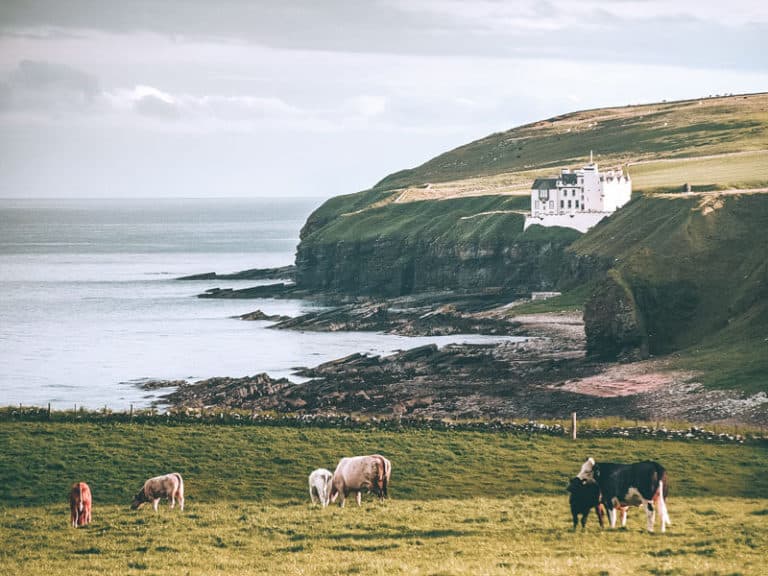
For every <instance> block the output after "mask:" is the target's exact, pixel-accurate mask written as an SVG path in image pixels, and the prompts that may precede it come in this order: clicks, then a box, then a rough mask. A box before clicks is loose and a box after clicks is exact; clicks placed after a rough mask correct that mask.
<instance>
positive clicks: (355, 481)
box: [331, 454, 392, 508]
mask: <svg viewBox="0 0 768 576" xmlns="http://www.w3.org/2000/svg"><path fill="white" fill-rule="evenodd" d="M391 471H392V464H391V463H390V462H389V460H387V459H386V458H384V456H381V455H380V454H372V455H368V456H352V457H350V458H342V459H341V460H339V463H338V464H337V465H336V470H335V471H334V472H333V478H332V479H331V502H336V499H337V498H339V506H340V507H342V508H343V507H344V501H345V500H346V498H347V496H349V494H350V492H355V498H356V500H357V505H358V506H360V504H361V500H362V494H363V491H366V492H370V491H373V492H374V493H375V494H376V495H377V496H378V497H379V499H383V498H384V497H385V496H386V495H387V494H388V487H389V474H391Z"/></svg>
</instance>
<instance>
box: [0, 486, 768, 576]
mask: <svg viewBox="0 0 768 576" xmlns="http://www.w3.org/2000/svg"><path fill="white" fill-rule="evenodd" d="M767 507H768V503H767V502H766V501H765V500H741V499H734V498H714V499H706V500H704V499H698V498H697V499H688V498H671V499H670V514H671V517H672V521H673V522H674V525H673V526H672V528H671V529H670V530H669V531H668V532H667V533H666V534H664V535H662V534H659V533H656V534H648V533H646V532H645V531H644V529H643V526H644V523H645V522H644V515H643V514H642V513H641V512H640V511H639V510H633V511H631V512H630V517H629V522H628V526H629V527H628V529H626V530H616V531H608V530H605V531H600V529H599V528H598V526H597V523H596V522H595V520H594V518H593V519H592V521H591V522H590V523H589V524H588V525H587V529H586V530H585V531H584V532H582V531H580V530H579V531H577V532H571V531H570V524H569V519H568V513H567V503H566V502H565V499H564V498H563V497H555V496H547V497H539V496H531V495H528V496H515V497H506V498H498V499H495V498H472V499H470V500H454V499H442V500H434V501H407V500H390V501H388V502H385V503H383V504H380V503H378V502H373V501H371V500H367V501H365V502H364V505H363V507H362V508H357V507H356V506H352V507H348V508H345V509H338V508H336V507H330V508H327V509H324V510H323V509H320V508H316V507H311V506H310V505H309V504H285V503H281V502H268V503H256V502H249V501H237V500H223V501H219V502H210V503H207V504H202V503H196V504H190V505H189V506H188V507H187V509H186V510H185V511H184V512H179V511H178V510H173V511H171V510H169V509H167V508H162V509H161V510H160V511H159V513H158V514H154V513H153V512H152V510H151V508H150V509H142V510H140V511H138V512H132V511H130V510H129V509H128V507H127V506H114V505H109V506H98V505H97V506H96V508H95V510H94V521H93V524H92V525H91V526H89V527H87V528H85V529H78V530H74V529H72V528H69V527H68V526H67V518H68V513H67V510H66V507H65V506H63V505H61V504H57V505H49V506H40V507H33V508H7V509H4V510H2V511H0V539H2V541H3V542H4V546H3V547H2V549H1V550H0V564H2V565H3V567H4V568H3V573H4V574H6V575H9V576H11V575H16V574H19V575H21V574H25V575H26V574H42V573H48V574H60V575H64V576H66V575H69V574H84V575H88V574H94V575H96V574H276V575H280V574H388V575H389V574H434V575H437V574H441V575H447V574H542V575H544V574H567V575H569V576H571V575H575V574H594V575H598V574H602V575H626V574H651V575H654V574H655V575H659V574H676V575H677V574H713V575H714V574H732V575H733V574H745V575H747V574H764V573H765V572H764V568H765V566H764V552H765V550H766V549H768V523H766V521H765V519H766V515H767V514H768V509H767Z"/></svg>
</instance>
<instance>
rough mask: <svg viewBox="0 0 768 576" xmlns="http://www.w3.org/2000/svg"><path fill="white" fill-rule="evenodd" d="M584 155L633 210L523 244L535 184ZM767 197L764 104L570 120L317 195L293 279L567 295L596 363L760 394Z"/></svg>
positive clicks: (320, 285)
mask: <svg viewBox="0 0 768 576" xmlns="http://www.w3.org/2000/svg"><path fill="white" fill-rule="evenodd" d="M590 150H593V151H594V152H595V159H596V160H597V161H598V163H600V164H601V165H602V166H616V165H620V166H622V167H623V168H624V169H625V170H626V171H627V172H628V173H629V174H630V175H631V177H632V180H633V192H634V199H633V201H632V202H630V203H629V204H628V205H626V206H625V207H623V208H622V209H621V210H619V211H618V212H617V213H616V214H614V215H613V216H612V217H610V218H608V219H606V220H604V221H603V222H601V223H600V224H599V225H597V226H596V227H594V228H593V229H592V230H590V231H589V232H588V233H587V234H584V235H582V234H580V233H578V232H576V231H574V230H571V229H564V228H542V227H540V226H532V227H531V228H529V229H528V230H527V231H525V232H524V233H523V230H522V224H523V222H524V218H525V213H526V210H527V209H528V208H529V202H530V200H529V190H530V186H531V183H532V181H533V179H534V178H535V177H539V176H542V175H547V174H551V173H555V172H556V171H557V169H559V168H561V167H565V166H570V167H576V166H579V165H580V164H582V163H583V162H584V161H586V160H587V158H588V156H589V152H590ZM687 188H689V189H690V190H691V191H692V192H693V194H685V193H684V191H685V190H686V189H687ZM766 188H768V94H749V95H739V96H730V97H723V98H705V99H700V100H688V101H682V102H663V103H657V104H648V105H643V106H626V107H619V108H605V109H599V110H586V111H581V112H574V113H571V114H565V115H562V116H558V117H555V118H551V119H549V120H544V121H541V122H536V123H533V124H528V125H526V126H521V127H518V128H514V129H512V130H509V131H507V132H503V133H497V134H492V135H490V136H488V137H486V138H483V139H481V140H478V141H476V142H472V143H470V144H467V145H465V146H462V147H460V148H457V149H455V150H452V151H450V152H446V153H444V154H441V155H440V156H437V157H436V158H434V159H432V160H430V161H428V162H426V163H425V164H423V165H422V166H419V167H417V168H414V169H410V170H403V171H401V172H397V173H395V174H392V175H390V176H387V177H386V178H384V179H383V180H382V181H381V182H379V183H378V184H377V185H376V186H375V187H374V188H372V189H370V190H367V191H364V192H359V193H357V194H350V195H346V196H340V197H337V198H333V199H331V200H329V201H328V202H326V203H325V204H324V205H323V206H321V207H320V208H318V210H317V211H316V212H315V213H314V214H312V216H310V218H309V220H308V221H307V224H306V226H305V227H304V229H303V230H302V234H301V243H300V244H299V247H298V251H297V257H296V264H297V282H298V283H299V284H300V285H301V286H303V287H304V288H308V289H310V290H312V289H315V290H321V291H335V292H341V293H351V294H381V295H401V294H407V293H411V292H419V291H430V290H436V289H450V290H455V291H465V290H470V291H472V290H485V289H498V290H500V293H503V294H505V295H507V296H508V297H510V298H511V297H514V296H520V295H525V294H527V293H530V292H531V291H534V290H553V289H556V290H561V291H566V292H567V293H566V294H565V295H564V297H563V299H562V300H561V301H562V302H570V303H571V305H573V303H578V302H584V301H586V308H585V321H586V322H585V324H586V330H587V344H588V351H589V353H590V354H591V355H595V356H601V357H603V358H616V357H617V356H622V357H626V358H638V357H645V356H646V355H649V354H650V355H668V354H671V353H676V354H678V356H679V357H678V359H677V362H678V363H679V364H680V365H681V366H683V367H685V368H691V369H695V370H696V371H697V372H699V373H701V375H702V376H701V379H702V380H703V381H704V382H705V383H707V384H709V385H712V386H716V387H733V388H738V389H743V390H749V391H760V390H768V360H767V359H768V348H767V346H768V312H767V305H766V304H765V302H766V299H767V298H766V297H767V296H768V264H766V260H767V259H766V254H768V233H766V230H768V193H767V191H766ZM736 191H738V193H737V192H736ZM744 191H749V193H745V192H744ZM543 306H546V305H543Z"/></svg>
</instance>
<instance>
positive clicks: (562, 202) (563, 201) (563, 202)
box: [560, 200, 565, 208]
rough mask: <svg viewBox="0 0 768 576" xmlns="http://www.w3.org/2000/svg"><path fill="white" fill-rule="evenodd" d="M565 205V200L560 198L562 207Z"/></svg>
mask: <svg viewBox="0 0 768 576" xmlns="http://www.w3.org/2000/svg"><path fill="white" fill-rule="evenodd" d="M564 207H565V200H560V208H564Z"/></svg>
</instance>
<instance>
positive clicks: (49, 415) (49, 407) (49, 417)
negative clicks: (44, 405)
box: [48, 402, 51, 420]
mask: <svg viewBox="0 0 768 576" xmlns="http://www.w3.org/2000/svg"><path fill="white" fill-rule="evenodd" d="M50 419H51V403H50V402H48V420H50Z"/></svg>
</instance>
